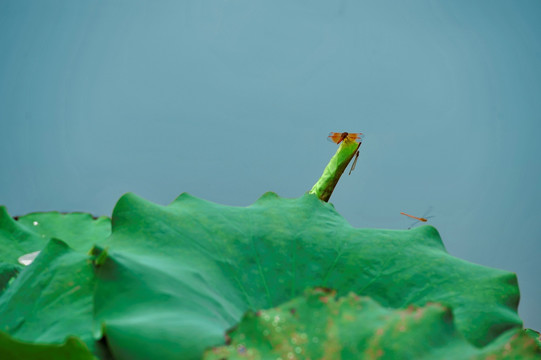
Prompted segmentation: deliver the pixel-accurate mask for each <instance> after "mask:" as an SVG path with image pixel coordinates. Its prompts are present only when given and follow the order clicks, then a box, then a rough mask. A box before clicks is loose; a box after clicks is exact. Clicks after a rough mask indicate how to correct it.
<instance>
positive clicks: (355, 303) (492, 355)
mask: <svg viewBox="0 0 541 360" xmlns="http://www.w3.org/2000/svg"><path fill="white" fill-rule="evenodd" d="M227 338H228V343H229V345H228V346H223V347H218V348H212V349H209V350H207V351H206V352H205V355H204V357H203V358H204V359H205V360H223V359H231V360H234V359H239V360H240V359H252V360H260V359H283V360H285V359H288V360H295V359H412V360H417V359H431V360H437V359H454V360H461V359H463V360H466V359H468V360H471V359H493V360H496V359H534V358H537V359H541V348H539V347H538V346H537V345H536V344H535V341H534V340H533V339H531V338H530V337H529V336H527V335H526V334H521V333H520V330H518V329H513V330H510V331H509V332H506V333H504V334H503V335H502V336H501V337H499V338H498V339H496V341H495V342H494V344H492V345H491V346H488V347H486V348H481V349H478V348H476V347H474V346H473V345H471V344H470V343H469V342H467V341H466V340H465V339H464V338H463V337H462V335H461V334H460V333H459V332H458V331H457V329H456V327H455V324H454V322H453V314H452V312H451V310H450V309H449V308H446V307H445V306H443V305H441V304H438V303H428V304H427V305H425V306H423V307H417V306H413V305H412V306H409V307H408V308H406V309H399V310H397V309H390V308H384V307H382V306H381V305H379V304H378V303H377V302H375V301H374V300H372V299H371V298H369V297H359V296H357V295H355V294H354V293H350V294H348V295H346V296H344V297H341V298H339V299H336V293H335V292H334V291H331V290H327V289H318V288H316V289H311V290H307V291H306V292H305V294H304V296H300V297H298V298H295V299H293V300H291V301H288V302H286V303H285V304H282V305H280V306H279V307H276V308H272V309H268V310H261V311H258V312H257V313H255V312H252V311H249V312H248V313H247V314H245V315H244V317H243V319H242V321H241V322H240V324H239V325H238V326H236V327H234V328H233V329H231V330H230V331H228V334H227Z"/></svg>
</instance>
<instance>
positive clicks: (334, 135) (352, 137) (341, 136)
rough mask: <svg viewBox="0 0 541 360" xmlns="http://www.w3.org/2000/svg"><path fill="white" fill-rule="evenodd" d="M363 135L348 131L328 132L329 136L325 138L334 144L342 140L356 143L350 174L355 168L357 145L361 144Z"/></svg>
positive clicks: (357, 153)
mask: <svg viewBox="0 0 541 360" xmlns="http://www.w3.org/2000/svg"><path fill="white" fill-rule="evenodd" d="M363 137H364V134H363V133H348V132H342V133H338V132H330V133H329V136H327V139H328V140H329V141H332V142H333V143H335V144H340V143H341V142H342V141H344V140H346V141H352V142H353V141H354V142H356V143H358V144H359V145H358V146H357V150H356V151H355V160H353V164H351V168H350V169H349V174H348V175H351V172H352V171H353V170H355V165H357V159H358V158H359V146H361V144H362V139H363Z"/></svg>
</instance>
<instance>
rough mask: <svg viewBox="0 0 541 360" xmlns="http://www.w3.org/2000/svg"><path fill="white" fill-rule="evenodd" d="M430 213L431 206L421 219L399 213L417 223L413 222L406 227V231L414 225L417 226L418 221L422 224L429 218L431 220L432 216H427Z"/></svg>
mask: <svg viewBox="0 0 541 360" xmlns="http://www.w3.org/2000/svg"><path fill="white" fill-rule="evenodd" d="M431 211H432V206H431V207H429V208H428V210H427V211H425V214H424V215H423V216H421V217H417V216H413V215H410V214H406V213H405V212H401V213H400V215H405V216H408V217H410V218H412V219H415V220H417V221H415V222H414V223H413V224H411V225H410V226H409V227H408V230H409V229H411V228H412V227H414V226H415V225H417V223H418V222H419V221H422V222H427V221H428V219H430V218H433V217H434V216H427V215H428V214H429V213H430V212H431Z"/></svg>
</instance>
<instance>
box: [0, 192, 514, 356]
mask: <svg viewBox="0 0 541 360" xmlns="http://www.w3.org/2000/svg"><path fill="white" fill-rule="evenodd" d="M19 221H20V220H19ZM29 221H30V220H29ZM42 222H44V220H42ZM44 225H45V224H44ZM59 226H64V225H59ZM73 226H76V225H73ZM51 229H52V228H51ZM55 231H58V232H55V233H57V234H60V233H61V232H62V234H70V232H71V231H74V230H73V229H62V230H55ZM14 233H15V234H16V232H13V231H12V232H10V234H14ZM51 233H53V231H52V230H51ZM21 234H22V235H21V237H22V238H24V237H25V236H30V235H31V236H34V234H30V235H28V232H21ZM14 237H15V240H13V241H12V242H16V243H19V242H21V241H22V240H21V239H18V238H17V236H16V235H14ZM67 237H69V236H67ZM92 239H95V240H94V242H95V243H96V244H97V246H96V247H94V249H93V250H92V254H91V255H85V254H83V253H82V252H77V251H75V250H72V249H71V248H70V247H73V248H74V249H85V248H86V246H88V243H89V242H91V241H93V240H92ZM63 240H64V239H63ZM65 241H66V243H67V244H69V246H70V247H68V246H67V245H65V244H64V245H62V246H64V248H65V250H64V251H65V252H67V253H69V255H68V254H64V255H54V256H53V255H51V257H46V256H45V255H47V253H46V252H45V250H44V251H43V252H44V253H45V254H43V253H42V254H40V256H39V257H38V259H36V261H35V263H33V264H32V265H31V266H29V267H27V268H25V269H24V271H23V272H21V274H20V275H19V277H18V278H17V279H16V280H15V281H14V282H13V283H12V284H11V285H10V286H9V287H8V289H7V290H6V291H5V292H4V294H2V295H1V297H0V304H4V305H1V306H0V326H3V324H5V323H7V324H8V330H7V331H6V332H8V333H9V334H10V335H11V336H13V337H14V338H16V339H18V340H24V341H34V342H37V343H44V342H50V343H55V344H60V343H62V342H63V341H64V339H65V337H66V336H72V335H74V336H78V337H79V338H80V339H81V340H82V341H84V342H85V343H86V344H87V346H88V348H89V349H90V350H91V351H92V352H93V353H94V354H96V355H97V356H99V357H102V358H103V357H104V356H106V355H102V354H107V352H108V351H110V353H111V356H112V357H114V358H115V359H130V360H137V359H151V358H159V359H177V358H179V357H180V358H183V359H199V358H201V356H202V354H203V352H204V350H205V349H206V348H208V347H209V346H214V345H220V344H223V341H224V338H223V336H224V333H225V331H226V330H227V329H228V328H230V327H232V326H234V325H235V324H237V323H238V322H239V321H240V320H241V318H242V315H243V314H244V313H245V312H246V311H247V310H249V309H253V310H256V309H268V308H272V307H275V306H278V305H280V304H282V303H284V302H286V301H288V300H291V299H293V298H295V297H297V296H299V295H301V294H303V292H304V290H305V289H306V288H309V287H318V286H322V287H331V288H334V289H337V291H338V295H339V296H345V295H347V294H348V293H349V292H351V291H353V292H355V293H357V294H360V295H362V296H370V297H371V298H372V299H374V300H375V301H376V302H378V303H379V304H381V305H382V306H384V307H386V308H393V309H404V308H407V307H408V306H409V305H410V304H412V305H417V306H424V305H425V304H426V303H427V302H438V303H442V304H444V305H445V306H446V307H449V308H452V309H453V314H454V321H455V324H456V328H457V330H458V331H459V332H460V333H461V334H462V336H464V337H465V338H466V339H467V340H468V341H469V342H471V343H472V344H474V345H476V346H485V345H486V344H488V343H490V342H492V341H494V340H495V339H497V338H499V337H500V336H501V335H502V334H503V333H506V332H507V331H510V330H513V329H520V327H521V320H520V318H519V317H518V315H517V305H518V298H519V294H518V287H517V280H516V276H515V274H512V273H509V272H506V271H501V270H496V269H490V268H486V267H483V266H479V265H475V264H471V263H468V262H466V261H463V260H460V259H457V258H455V257H452V256H450V255H449V254H448V253H447V252H446V251H445V248H444V246H443V244H442V242H441V239H440V237H439V234H438V232H437V231H436V229H435V228H433V227H431V226H423V227H419V228H415V229H412V230H409V231H407V230H404V231H401V230H383V229H357V228H354V227H352V226H350V225H349V224H348V223H347V221H346V220H345V219H344V218H342V217H341V216H340V215H339V214H338V213H337V212H336V211H335V209H334V207H333V206H332V205H330V204H328V203H325V202H323V201H321V200H319V199H318V198H317V196H316V195H312V194H306V195H304V196H302V197H300V198H296V199H285V198H280V197H278V196H277V195H276V194H274V193H267V194H265V195H263V196H262V197H261V198H260V199H259V200H258V201H257V202H255V203H254V204H253V205H251V206H249V207H245V208H244V207H230V206H223V205H219V204H215V203H211V202H208V201H205V200H201V199H198V198H195V197H193V196H190V195H188V194H182V195H181V196H179V197H178V198H177V199H176V200H175V201H174V202H173V203H171V204H170V205H168V206H160V205H157V204H153V203H151V202H149V201H146V200H144V199H141V198H139V197H137V196H135V195H133V194H127V195H125V196H123V197H122V198H121V199H120V200H119V201H118V203H117V205H116V207H115V210H114V212H113V216H112V234H111V236H110V237H108V238H105V239H103V238H100V237H98V236H96V237H89V238H87V239H86V240H85V241H84V242H81V243H78V244H80V245H77V244H75V243H74V245H73V246H72V245H71V243H70V240H65ZM55 244H56V245H54V246H53V245H49V246H53V247H59V246H60V245H58V244H60V242H56V243H55ZM2 246H3V245H2ZM49 246H48V247H49ZM31 250H32V249H30V251H31ZM25 251H26V250H25ZM77 256H78V257H77ZM75 259H77V260H75ZM90 259H92V265H89V264H88V261H90ZM45 262H47V264H45ZM38 266H39V269H40V271H42V272H43V271H44V272H45V273H47V271H49V272H53V273H54V274H55V275H54V277H53V278H51V279H50V281H51V282H53V279H54V282H55V283H58V284H64V285H59V286H57V287H55V288H53V289H51V291H42V290H41V289H43V287H44V286H45V285H44V284H42V283H40V281H41V280H40V277H39V271H38V270H37V269H38ZM66 266H67V267H66ZM33 268H35V269H36V270H32V269H33ZM31 270H32V271H31ZM77 270H79V272H80V273H81V274H86V275H85V279H86V280H85V281H86V283H85V284H87V285H84V286H83V285H82V284H83V283H84V281H83V280H82V279H81V280H78V281H80V284H81V285H79V286H81V291H76V292H74V293H70V294H68V295H65V294H66V293H69V291H71V290H72V289H73V288H74V286H77V285H71V287H70V285H69V282H70V281H73V280H70V279H73V276H74V274H77ZM27 272H28V275H27V276H26V277H23V275H26V273H27ZM91 275H93V276H95V279H93V278H92V276H91ZM64 277H65V278H64ZM30 278H32V281H30V280H28V279H30ZM25 279H27V280H25ZM23 281H29V284H30V283H35V284H36V285H33V287H34V290H32V291H30V290H27V289H28V287H30V286H27V287H25V286H22V283H21V282H23ZM74 284H79V282H74ZM92 284H93V285H92ZM87 286H88V287H87ZM93 286H95V287H93ZM83 290H84V291H83ZM30 296H32V297H33V303H38V304H44V305H46V306H39V307H34V308H35V310H29V309H30V305H29V304H26V305H24V302H23V303H21V304H19V305H16V304H17V302H18V301H19V300H15V299H24V298H25V297H30ZM62 296H68V297H67V298H66V301H65V302H64V303H62V305H63V310H64V312H65V315H64V316H61V315H62V314H60V312H59V311H58V310H57V308H56V306H55V305H56V303H55V302H54V301H53V299H54V298H55V297H56V298H60V299H62ZM69 296H73V298H69ZM68 299H69V301H68ZM5 304H9V306H7V305H5ZM72 304H73V305H72ZM83 304H84V306H83ZM18 307H21V310H18V309H17V308H18ZM25 309H26V310H25ZM38 310H39V314H38ZM17 312H19V314H20V313H21V312H25V313H24V314H25V315H16V313H17ZM11 313H15V315H12V314H11ZM6 314H7V315H8V316H7V318H6V319H8V320H9V321H8V320H5V321H4V320H3V317H4V316H5V315H6ZM44 314H48V315H46V316H45V315H44ZM70 314H74V315H73V316H72V317H73V318H78V317H80V321H78V322H77V324H75V323H74V321H73V320H74V319H72V318H70V316H69V315H70ZM26 317H28V319H27V320H25V322H24V323H22V325H21V326H24V324H25V323H26V322H28V323H30V322H31V321H35V323H34V325H35V326H34V328H35V329H36V330H34V331H35V332H34V333H32V331H31V329H30V328H28V329H23V328H21V330H20V331H19V330H17V331H15V330H13V329H17V326H18V321H20V320H18V319H20V318H25V319H26ZM42 317H43V320H40V319H42ZM53 318H55V319H56V321H55V322H54V328H55V329H56V330H55V333H54V335H55V336H49V337H47V336H44V335H40V330H41V332H43V330H44V329H47V328H48V326H50V325H52V323H48V321H50V319H53ZM48 324H49V325H48ZM0 329H1V328H0ZM23 330H24V331H23ZM92 334H93V336H92ZM101 344H106V347H107V349H106V351H105V350H103V349H101V348H100V346H101ZM102 350H103V352H100V351H102ZM107 356H108V355H107Z"/></svg>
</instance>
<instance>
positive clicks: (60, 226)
mask: <svg viewBox="0 0 541 360" xmlns="http://www.w3.org/2000/svg"><path fill="white" fill-rule="evenodd" d="M110 234H111V220H110V219H109V218H107V217H104V216H102V217H99V218H97V219H94V218H93V217H92V215H90V214H84V213H69V214H61V213H58V212H43V213H32V214H28V215H25V216H21V217H19V218H18V219H17V220H15V219H13V218H12V217H11V216H10V215H9V214H8V213H7V211H6V208H5V207H4V206H0V249H2V251H1V252H0V293H1V292H2V290H3V289H4V288H5V286H6V284H7V283H8V282H9V280H10V279H11V278H13V277H14V276H16V275H17V273H18V272H19V271H20V270H21V269H22V268H23V266H22V265H21V264H19V262H18V259H19V258H20V257H21V256H23V255H25V254H28V253H32V252H36V251H40V250H42V249H43V248H44V247H45V245H46V244H47V243H48V242H49V240H51V239H52V238H58V239H62V240H63V241H65V242H66V243H67V244H69V246H70V247H71V248H72V249H75V250H79V251H82V252H88V251H89V250H90V249H91V248H92V246H94V245H95V244H96V243H98V244H99V243H102V241H103V240H104V239H106V238H107V237H108V236H109V235H110Z"/></svg>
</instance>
